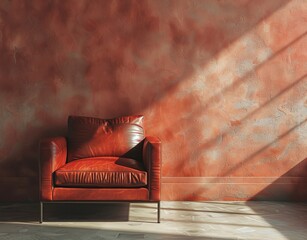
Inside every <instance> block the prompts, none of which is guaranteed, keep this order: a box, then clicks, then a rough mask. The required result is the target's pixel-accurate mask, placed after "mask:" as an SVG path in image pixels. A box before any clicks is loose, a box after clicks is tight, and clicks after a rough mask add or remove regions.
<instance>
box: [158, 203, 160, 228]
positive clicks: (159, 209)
mask: <svg viewBox="0 0 307 240" xmlns="http://www.w3.org/2000/svg"><path fill="white" fill-rule="evenodd" d="M158 223H160V201H159V202H158Z"/></svg>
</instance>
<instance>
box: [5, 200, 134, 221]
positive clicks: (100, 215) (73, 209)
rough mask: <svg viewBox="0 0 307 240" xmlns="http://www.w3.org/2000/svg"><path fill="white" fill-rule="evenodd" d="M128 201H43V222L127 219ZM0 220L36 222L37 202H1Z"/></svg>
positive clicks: (37, 214)
mask: <svg viewBox="0 0 307 240" xmlns="http://www.w3.org/2000/svg"><path fill="white" fill-rule="evenodd" d="M129 208H130V203H44V222H83V221H89V222H104V221H107V222H119V221H128V220H129ZM0 209H1V214H0V222H38V221H39V214H40V213H39V204H38V203H27V204H24V203H13V204H12V203H10V204H8V203H2V204H1V205H0Z"/></svg>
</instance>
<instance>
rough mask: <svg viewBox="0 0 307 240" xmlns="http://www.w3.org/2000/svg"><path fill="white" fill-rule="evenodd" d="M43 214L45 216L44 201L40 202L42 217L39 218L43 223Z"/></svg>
mask: <svg viewBox="0 0 307 240" xmlns="http://www.w3.org/2000/svg"><path fill="white" fill-rule="evenodd" d="M43 216H44V205H43V202H40V219H39V223H43Z"/></svg>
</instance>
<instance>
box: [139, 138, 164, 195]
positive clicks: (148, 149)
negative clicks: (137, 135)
mask: <svg viewBox="0 0 307 240" xmlns="http://www.w3.org/2000/svg"><path fill="white" fill-rule="evenodd" d="M161 153H162V152H161V140H160V139H159V138H157V137H152V136H147V137H146V138H145V141H144V147H143V161H144V165H145V168H146V170H147V172H148V189H149V200H151V201H160V188H161V159H162V156H161Z"/></svg>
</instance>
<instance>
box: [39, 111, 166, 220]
mask: <svg viewBox="0 0 307 240" xmlns="http://www.w3.org/2000/svg"><path fill="white" fill-rule="evenodd" d="M39 165H40V167H39V169H40V212H41V214H40V222H41V223H42V222H43V204H44V203H48V202H49V203H50V202H65V201H69V202H74V201H76V202H82V201H87V202H88V201H95V202H97V201H107V202H108V201H112V202H113V201H128V202H135V201H140V202H153V203H157V206H158V213H157V218H158V222H160V168H161V141H160V140H159V139H158V138H157V137H149V136H147V137H145V134H144V129H143V116H128V117H119V118H114V119H99V118H92V117H80V116H69V118H68V134H67V136H66V137H55V138H48V139H43V140H41V142H40V159H39Z"/></svg>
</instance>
